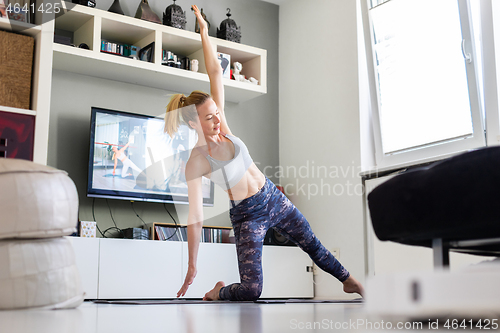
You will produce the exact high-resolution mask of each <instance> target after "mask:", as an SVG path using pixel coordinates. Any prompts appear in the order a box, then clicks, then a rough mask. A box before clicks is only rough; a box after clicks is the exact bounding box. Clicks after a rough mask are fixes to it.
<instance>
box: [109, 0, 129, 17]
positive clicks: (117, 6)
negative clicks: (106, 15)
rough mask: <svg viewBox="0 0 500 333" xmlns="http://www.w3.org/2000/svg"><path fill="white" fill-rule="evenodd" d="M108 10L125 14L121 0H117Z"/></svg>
mask: <svg viewBox="0 0 500 333" xmlns="http://www.w3.org/2000/svg"><path fill="white" fill-rule="evenodd" d="M108 12H111V13H116V14H121V15H125V13H124V12H123V9H122V6H120V0H115V1H114V2H113V4H112V5H111V7H109V9H108Z"/></svg>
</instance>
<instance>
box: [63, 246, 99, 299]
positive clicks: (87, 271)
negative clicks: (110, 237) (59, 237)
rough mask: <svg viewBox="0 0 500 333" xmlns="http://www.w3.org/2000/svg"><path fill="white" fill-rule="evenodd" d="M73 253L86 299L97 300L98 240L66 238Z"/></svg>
mask: <svg viewBox="0 0 500 333" xmlns="http://www.w3.org/2000/svg"><path fill="white" fill-rule="evenodd" d="M66 238H67V239H69V240H70V241H71V244H72V245H73V250H74V251H75V257H76V266H77V267H78V271H79V272H80V277H81V280H82V285H83V291H84V292H85V298H86V299H97V291H98V289H99V286H98V281H99V239H98V238H81V237H66Z"/></svg>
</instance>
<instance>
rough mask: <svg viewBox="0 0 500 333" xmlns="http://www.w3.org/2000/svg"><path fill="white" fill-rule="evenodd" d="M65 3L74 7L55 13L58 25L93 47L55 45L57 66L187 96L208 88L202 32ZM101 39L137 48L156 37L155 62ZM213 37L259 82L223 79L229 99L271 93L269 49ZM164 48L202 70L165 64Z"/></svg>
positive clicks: (220, 49)
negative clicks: (117, 50)
mask: <svg viewBox="0 0 500 333" xmlns="http://www.w3.org/2000/svg"><path fill="white" fill-rule="evenodd" d="M64 5H65V6H67V7H68V8H71V10H70V11H69V12H66V13H65V14H63V15H59V16H56V21H55V28H56V29H61V30H66V31H69V32H72V33H73V34H74V44H75V45H79V44H80V43H82V42H83V43H86V44H87V45H89V47H90V50H84V49H77V48H74V47H69V46H67V45H61V44H56V43H54V45H53V52H54V53H53V68H55V69H59V70H64V71H68V72H73V73H78V74H83V75H89V76H94V77H98V78H103V79H109V80H114V81H120V82H126V83H131V84H137V85H141V86H146V87H151V88H157V89H165V90H170V91H174V92H182V93H185V94H188V93H190V92H191V91H193V90H204V91H207V92H208V91H209V89H210V85H209V80H208V76H207V74H205V68H204V65H203V50H202V44H201V38H200V35H199V34H197V33H194V32H191V31H186V30H182V29H176V28H173V27H169V26H164V25H161V24H156V23H152V22H148V21H144V20H140V19H136V18H133V17H128V16H123V15H118V14H115V13H110V12H107V11H103V10H99V9H95V8H88V7H84V6H79V5H76V6H75V5H72V4H69V3H64ZM102 40H106V41H111V42H117V43H125V44H132V45H136V46H139V47H144V46H146V45H148V44H149V43H151V42H153V41H154V42H155V57H154V61H153V62H152V63H148V62H144V61H139V60H134V59H129V58H125V57H120V56H116V55H112V54H107V53H103V52H100V45H101V41H102ZM211 41H212V44H213V46H214V48H215V49H216V50H217V51H218V52H223V53H227V54H230V55H231V62H234V61H238V62H241V63H242V64H243V71H242V73H243V74H245V75H246V76H247V77H254V78H256V79H257V80H258V81H259V84H258V85H255V84H252V83H248V82H236V81H234V80H229V79H227V80H225V82H224V85H225V88H226V89H225V95H226V100H227V101H230V102H235V103H239V102H244V101H247V100H250V99H252V98H255V97H258V96H260V95H263V94H266V93H267V80H266V71H267V68H266V61H267V52H266V50H263V49H259V48H255V47H251V46H246V45H241V44H238V43H233V42H229V41H225V40H220V39H217V38H212V37H211ZM162 49H165V50H169V51H172V52H174V53H176V54H179V55H184V56H187V57H189V58H190V59H198V60H199V62H200V68H199V72H191V71H187V70H182V69H177V68H171V67H167V66H163V65H161V63H160V62H161V56H160V55H161V52H162Z"/></svg>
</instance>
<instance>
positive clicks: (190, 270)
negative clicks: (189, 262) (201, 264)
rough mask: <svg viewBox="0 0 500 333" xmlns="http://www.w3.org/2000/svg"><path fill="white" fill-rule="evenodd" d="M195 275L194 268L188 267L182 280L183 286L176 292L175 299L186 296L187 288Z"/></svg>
mask: <svg viewBox="0 0 500 333" xmlns="http://www.w3.org/2000/svg"><path fill="white" fill-rule="evenodd" d="M196 273H197V270H196V267H193V266H189V268H188V271H187V273H186V278H185V279H184V284H183V285H182V287H181V289H180V290H179V291H178V292H177V297H181V296H184V295H186V292H187V290H188V288H189V286H190V285H191V284H192V283H193V281H194V278H195V277H196Z"/></svg>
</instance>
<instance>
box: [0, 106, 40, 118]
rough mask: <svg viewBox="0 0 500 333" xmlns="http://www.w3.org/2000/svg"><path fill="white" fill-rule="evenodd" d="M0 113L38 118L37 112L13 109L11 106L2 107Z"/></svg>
mask: <svg viewBox="0 0 500 333" xmlns="http://www.w3.org/2000/svg"><path fill="white" fill-rule="evenodd" d="M0 111H3V112H10V113H20V114H27V115H30V116H36V111H33V110H26V109H19V108H11V107H10V106H2V105H0Z"/></svg>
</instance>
